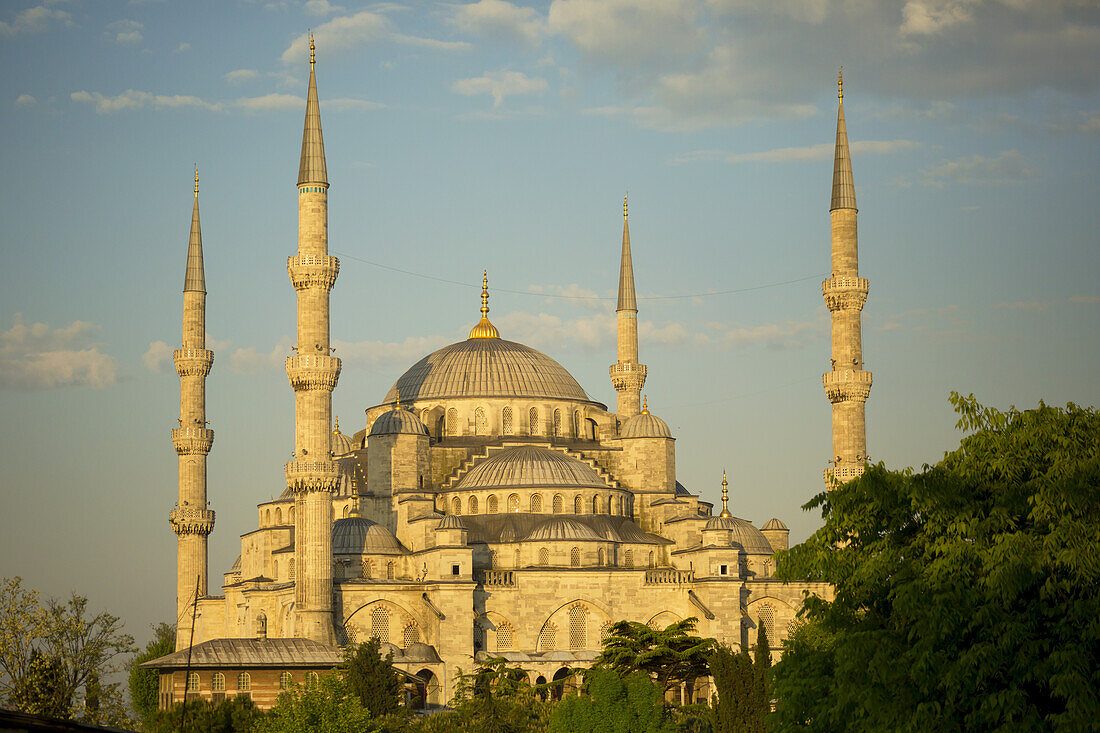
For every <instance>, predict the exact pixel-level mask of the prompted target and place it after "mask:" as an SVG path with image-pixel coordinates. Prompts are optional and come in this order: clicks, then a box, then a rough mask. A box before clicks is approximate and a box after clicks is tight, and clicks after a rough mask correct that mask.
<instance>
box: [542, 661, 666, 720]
mask: <svg viewBox="0 0 1100 733" xmlns="http://www.w3.org/2000/svg"><path fill="white" fill-rule="evenodd" d="M585 688H586V692H587V694H582V695H568V696H566V697H564V698H562V700H561V702H559V703H558V704H557V706H555V707H554V711H553V713H551V716H550V728H549V730H550V733H589V732H591V733H672V732H673V731H675V730H676V729H677V728H676V725H675V724H674V723H673V721H672V719H671V716H670V714H669V711H668V709H667V708H666V706H665V701H664V696H663V694H662V691H661V689H660V688H659V687H657V686H656V685H655V684H653V682H652V681H651V680H650V678H649V675H648V674H645V673H644V672H635V673H633V674H631V675H629V676H627V677H625V678H624V677H620V676H619V675H618V674H616V673H615V672H614V671H612V670H610V669H593V670H591V672H589V674H588V675H587V676H586V678H585Z"/></svg>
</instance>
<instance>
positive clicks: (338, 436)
mask: <svg viewBox="0 0 1100 733" xmlns="http://www.w3.org/2000/svg"><path fill="white" fill-rule="evenodd" d="M355 448H356V445H355V443H354V442H353V441H352V439H351V438H350V437H348V436H347V435H344V434H343V433H341V432H340V421H339V420H337V421H336V427H335V428H333V430H332V455H333V457H334V458H339V457H340V456H346V455H347V454H348V453H351V452H352V451H354V450H355Z"/></svg>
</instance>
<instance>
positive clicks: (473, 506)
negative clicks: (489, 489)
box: [466, 496, 477, 514]
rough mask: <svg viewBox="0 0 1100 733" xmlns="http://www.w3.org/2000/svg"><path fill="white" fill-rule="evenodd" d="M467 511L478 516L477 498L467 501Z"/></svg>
mask: <svg viewBox="0 0 1100 733" xmlns="http://www.w3.org/2000/svg"><path fill="white" fill-rule="evenodd" d="M466 510H467V511H469V512H470V514H477V497H476V496H471V497H470V498H469V499H468V500H467V501H466Z"/></svg>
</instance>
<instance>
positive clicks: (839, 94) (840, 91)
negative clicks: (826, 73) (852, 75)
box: [836, 66, 844, 99]
mask: <svg viewBox="0 0 1100 733" xmlns="http://www.w3.org/2000/svg"><path fill="white" fill-rule="evenodd" d="M836 98H837V99H844V67H843V66H841V67H840V68H839V69H837V72H836Z"/></svg>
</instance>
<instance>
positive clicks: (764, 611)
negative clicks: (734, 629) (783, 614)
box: [760, 603, 776, 648]
mask: <svg viewBox="0 0 1100 733" xmlns="http://www.w3.org/2000/svg"><path fill="white" fill-rule="evenodd" d="M760 628H762V629H764V631H766V632H767V634H768V647H769V648H771V647H773V646H775V641H776V639H775V608H774V607H773V606H772V605H771V604H770V603H765V604H763V605H762V606H760Z"/></svg>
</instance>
